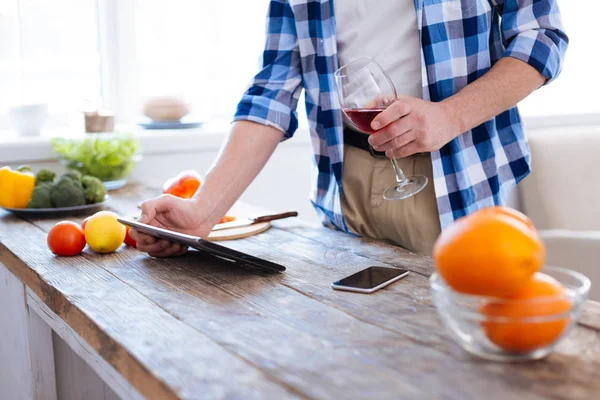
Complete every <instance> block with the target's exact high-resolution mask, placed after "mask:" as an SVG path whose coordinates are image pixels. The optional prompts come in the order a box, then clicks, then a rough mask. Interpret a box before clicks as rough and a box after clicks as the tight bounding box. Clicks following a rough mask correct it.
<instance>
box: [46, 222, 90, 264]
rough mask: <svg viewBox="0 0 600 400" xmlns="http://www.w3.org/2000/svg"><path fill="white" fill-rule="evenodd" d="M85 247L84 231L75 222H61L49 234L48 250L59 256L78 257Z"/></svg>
mask: <svg viewBox="0 0 600 400" xmlns="http://www.w3.org/2000/svg"><path fill="white" fill-rule="evenodd" d="M84 247H85V235H84V234H83V229H81V226H79V224H76V223H75V222H71V221H62V222H59V223H58V224H56V225H54V226H53V227H52V229H50V232H48V248H49V249H50V251H51V252H52V253H54V254H56V255H57V256H76V255H77V254H79V253H81V250H83V248H84Z"/></svg>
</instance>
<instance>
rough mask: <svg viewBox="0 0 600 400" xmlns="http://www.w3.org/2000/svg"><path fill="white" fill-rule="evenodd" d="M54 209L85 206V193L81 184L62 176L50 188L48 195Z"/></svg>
mask: <svg viewBox="0 0 600 400" xmlns="http://www.w3.org/2000/svg"><path fill="white" fill-rule="evenodd" d="M50 196H51V198H52V204H53V205H54V207H74V206H82V205H84V204H85V191H84V190H83V186H82V185H81V182H79V181H75V180H73V179H72V178H70V177H69V176H64V175H63V176H62V177H61V178H60V179H59V180H58V182H56V183H55V184H54V185H53V186H52V191H51V194H50Z"/></svg>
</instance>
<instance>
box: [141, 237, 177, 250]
mask: <svg viewBox="0 0 600 400" xmlns="http://www.w3.org/2000/svg"><path fill="white" fill-rule="evenodd" d="M171 245H172V243H171V242H169V241H168V240H163V239H158V240H157V241H156V242H155V243H144V242H138V243H137V248H138V250H141V251H144V252H146V253H160V252H162V251H164V250H166V249H168V248H169V247H171Z"/></svg>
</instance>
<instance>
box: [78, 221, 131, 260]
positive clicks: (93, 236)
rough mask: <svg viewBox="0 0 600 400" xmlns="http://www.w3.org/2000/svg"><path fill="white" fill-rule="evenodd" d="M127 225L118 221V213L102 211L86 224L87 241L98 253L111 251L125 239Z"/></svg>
mask: <svg viewBox="0 0 600 400" xmlns="http://www.w3.org/2000/svg"><path fill="white" fill-rule="evenodd" d="M125 232H126V229H125V225H123V224H121V223H120V222H119V221H117V214H115V213H113V212H110V211H100V212H98V213H96V214H94V215H93V216H92V217H91V218H90V219H89V220H88V222H87V224H86V225H85V241H86V242H87V244H88V246H90V247H91V248H92V250H94V251H95V252H97V253H111V252H113V251H115V250H117V249H118V248H119V247H121V245H122V244H123V241H124V240H125Z"/></svg>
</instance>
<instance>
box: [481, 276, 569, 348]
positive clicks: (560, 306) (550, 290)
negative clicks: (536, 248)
mask: <svg viewBox="0 0 600 400" xmlns="http://www.w3.org/2000/svg"><path fill="white" fill-rule="evenodd" d="M503 301H504V299H503V300H499V301H498V302H497V303H494V302H493V301H492V302H491V303H489V304H486V305H484V306H483V307H481V313H482V314H483V315H485V316H486V317H503V318H510V319H512V320H514V322H512V321H510V320H509V321H508V322H502V321H499V320H498V321H493V322H492V321H486V322H482V323H481V327H482V328H483V331H484V332H485V334H486V336H487V337H488V339H490V341H491V342H492V343H494V344H496V345H497V346H499V347H501V348H503V349H504V350H508V351H513V352H528V351H532V350H535V349H538V348H540V347H544V346H547V345H549V344H551V343H552V342H554V341H555V340H556V339H558V337H559V336H560V335H561V333H562V332H563V331H564V329H565V327H566V326H567V324H568V323H569V316H568V315H565V316H564V317H560V318H555V319H553V318H550V317H549V318H548V319H549V320H547V321H543V322H524V321H521V322H517V321H519V320H518V319H519V318H528V317H543V316H553V315H560V314H561V313H566V312H568V311H569V310H570V308H571V301H570V300H569V299H568V298H567V297H566V295H565V290H564V288H563V287H562V285H561V284H560V283H559V282H558V281H557V280H556V279H554V278H552V277H551V276H548V275H546V274H543V273H540V272H538V273H536V274H535V275H534V276H533V278H532V279H530V280H529V281H528V282H527V284H526V285H525V286H522V287H521V288H520V289H519V290H518V291H517V292H516V293H514V294H513V295H512V296H510V298H508V299H506V302H503Z"/></svg>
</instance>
